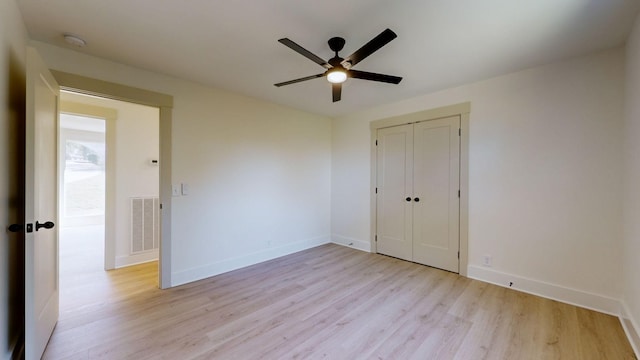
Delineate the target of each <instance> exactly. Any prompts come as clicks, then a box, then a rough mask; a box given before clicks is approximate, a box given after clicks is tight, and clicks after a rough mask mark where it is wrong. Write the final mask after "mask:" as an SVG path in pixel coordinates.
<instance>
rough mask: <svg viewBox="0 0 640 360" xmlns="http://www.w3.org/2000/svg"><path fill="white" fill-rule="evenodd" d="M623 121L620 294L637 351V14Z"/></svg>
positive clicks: (639, 63) (639, 171)
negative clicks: (622, 281) (621, 276)
mask: <svg viewBox="0 0 640 360" xmlns="http://www.w3.org/2000/svg"><path fill="white" fill-rule="evenodd" d="M626 56H627V58H626V88H625V122H624V170H625V172H624V202H623V204H624V227H623V241H624V270H623V273H624V297H623V302H624V305H625V307H626V309H625V310H626V316H627V317H628V318H629V319H630V320H631V323H633V324H634V327H635V331H636V334H634V336H632V338H633V339H634V341H633V342H634V346H635V348H636V353H638V352H639V351H640V338H639V337H638V334H637V332H638V331H640V261H639V260H640V190H639V189H638V186H639V185H640V140H639V139H640V100H639V99H640V17H638V19H636V23H635V26H634V28H633V31H632V33H631V35H630V36H629V39H628V41H627V53H626Z"/></svg>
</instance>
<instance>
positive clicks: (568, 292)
mask: <svg viewBox="0 0 640 360" xmlns="http://www.w3.org/2000/svg"><path fill="white" fill-rule="evenodd" d="M467 275H468V277H470V278H472V279H476V280H480V281H484V282H488V283H491V284H494V285H498V286H502V287H506V288H510V289H514V290H517V291H522V292H525V293H528V294H532V295H537V296H541V297H544V298H547V299H551V300H556V301H560V302H563V303H566V304H570V305H575V306H579V307H582V308H585V309H589V310H595V311H598V312H602V313H605V314H609V315H613V316H619V315H620V301H619V300H618V299H614V298H610V297H607V296H602V295H598V294H593V293H589V292H586V291H581V290H576V289H571V288H567V287H564V286H560V285H556V284H551V283H547V282H544V281H539V280H534V279H528V278H525V277H521V276H516V275H512V274H507V273H503V272H500V271H496V270H493V269H489V268H486V267H481V266H474V265H469V266H468V274H467Z"/></svg>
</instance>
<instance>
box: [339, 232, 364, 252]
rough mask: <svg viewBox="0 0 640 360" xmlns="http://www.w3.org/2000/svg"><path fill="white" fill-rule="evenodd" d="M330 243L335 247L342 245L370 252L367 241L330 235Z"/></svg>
mask: <svg viewBox="0 0 640 360" xmlns="http://www.w3.org/2000/svg"><path fill="white" fill-rule="evenodd" d="M331 242H332V243H334V244H337V245H342V246H346V247H350V248H354V249H357V250H361V251H366V252H369V253H370V252H371V242H369V241H365V240H359V239H354V238H350V237H348V236H342V235H338V234H331Z"/></svg>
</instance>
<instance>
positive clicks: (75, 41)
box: [64, 34, 87, 47]
mask: <svg viewBox="0 0 640 360" xmlns="http://www.w3.org/2000/svg"><path fill="white" fill-rule="evenodd" d="M64 41H66V42H67V43H68V44H71V45H73V46H77V47H85V46H87V42H86V41H84V40H83V39H81V38H80V37H78V36H76V35H72V34H64Z"/></svg>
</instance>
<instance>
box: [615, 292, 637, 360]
mask: <svg viewBox="0 0 640 360" xmlns="http://www.w3.org/2000/svg"><path fill="white" fill-rule="evenodd" d="M620 323H621V324H622V328H623V329H624V332H625V334H627V338H628V339H629V342H630V343H631V347H632V348H633V351H634V352H635V354H636V357H637V358H640V335H639V334H640V333H639V332H638V331H639V330H640V326H638V322H636V320H635V319H634V318H633V316H632V315H631V312H630V311H629V307H628V306H627V303H626V302H625V301H624V300H623V301H621V306H620Z"/></svg>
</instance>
